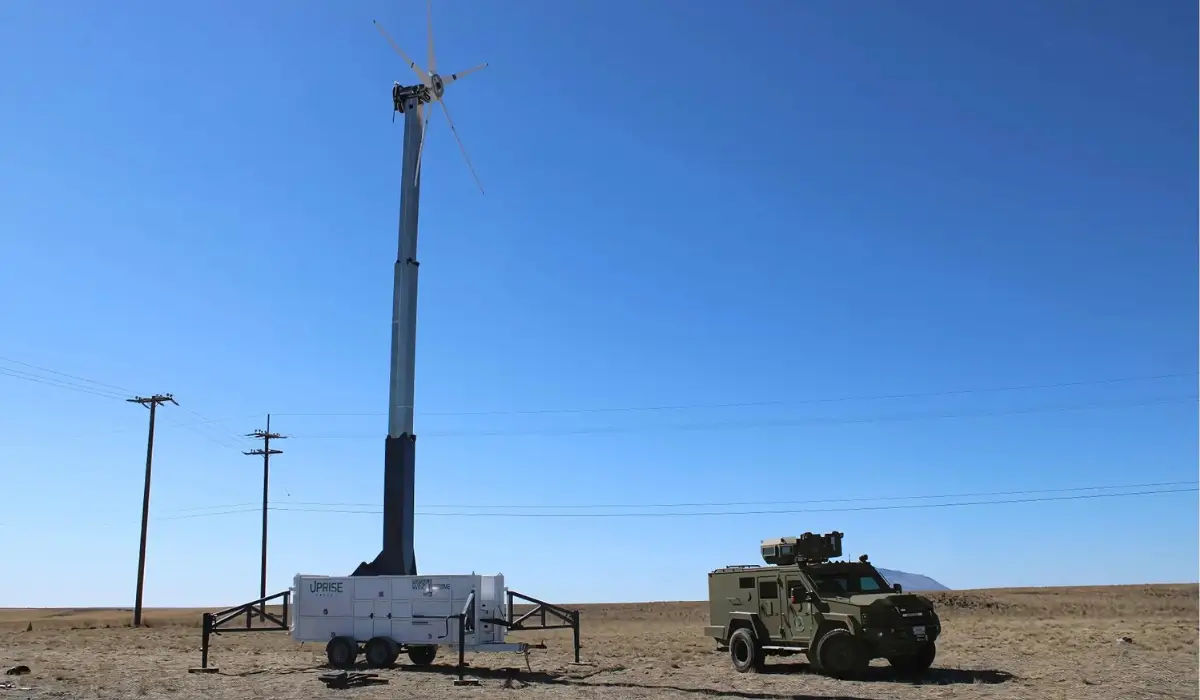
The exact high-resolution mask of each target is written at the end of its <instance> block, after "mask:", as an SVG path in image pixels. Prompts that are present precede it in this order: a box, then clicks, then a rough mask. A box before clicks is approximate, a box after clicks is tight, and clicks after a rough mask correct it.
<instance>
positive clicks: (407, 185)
mask: <svg viewBox="0 0 1200 700" xmlns="http://www.w3.org/2000/svg"><path fill="white" fill-rule="evenodd" d="M426 11H427V24H428V41H429V68H428V70H426V69H423V68H421V67H420V66H418V65H417V63H416V61H413V60H412V58H410V57H409V56H408V55H407V54H406V53H404V50H403V49H401V48H400V46H399V45H397V44H396V42H395V41H393V40H392V38H391V37H390V36H388V33H387V32H386V31H385V30H384V29H383V27H382V26H381V25H380V24H379V22H378V21H376V22H375V28H376V29H378V30H379V33H380V34H382V35H383V38H384V39H387V41H388V43H389V44H391V45H392V48H393V49H395V51H396V53H398V54H400V57H401V58H403V59H404V60H405V62H407V63H408V65H409V67H410V68H412V70H413V72H414V73H416V75H417V78H418V79H419V80H420V82H419V83H418V84H416V85H409V86H404V85H401V84H400V83H399V82H396V83H394V84H393V86H392V109H393V112H392V119H393V120H395V118H396V112H400V113H402V114H404V155H403V165H402V166H401V175H400V177H401V183H400V236H399V237H400V243H399V247H398V251H397V254H396V263H395V268H394V273H393V274H394V284H393V288H392V349H391V372H390V379H389V390H388V434H387V440H386V441H385V443H384V457H383V462H384V467H383V549H382V550H380V552H379V554H378V555H377V556H376V557H375V559H374V560H373V561H371V562H370V563H368V562H365V561H364V562H363V563H361V564H359V566H358V568H357V569H355V571H354V573H353V574H352V575H353V576H380V575H384V576H414V575H416V573H417V560H416V553H415V551H414V549H413V519H414V518H413V514H414V511H415V509H416V500H415V498H414V493H413V486H414V483H415V481H416V478H415V477H416V442H417V436H416V434H415V433H414V432H413V396H414V393H415V392H414V381H413V379H414V374H415V373H414V370H415V367H416V338H417V268H418V263H417V212H418V209H419V205H420V202H419V200H420V192H421V186H420V172H421V157H422V155H423V153H424V150H425V136H426V135H427V133H428V131H429V118H430V116H431V114H432V112H433V103H435V102H436V103H438V104H440V105H441V107H442V112H443V113H444V114H445V115H446V121H447V122H448V123H449V124H450V131H451V132H452V133H453V134H454V140H455V141H458V147H459V148H460V149H461V150H462V154H463V158H464V159H465V160H466V161H467V167H468V168H470V170H471V175H472V177H474V178H475V184H476V185H479V191H480V192H482V191H483V185H482V184H480V182H479V177H478V176H477V175H475V167H474V166H473V165H472V164H471V158H470V156H468V155H467V149H466V147H465V146H463V143H462V139H460V138H459V137H458V130H457V129H455V128H454V120H453V119H451V118H450V110H449V109H447V108H446V99H445V94H446V87H447V86H449V85H451V84H453V83H455V82H457V81H458V80H460V79H462V78H463V77H464V76H467V75H470V74H471V73H474V72H475V71H478V70H481V69H483V68H485V67H487V64H486V63H483V64H480V65H478V66H475V67H474V68H470V69H468V70H465V71H462V72H461V73H451V74H450V75H445V76H444V75H440V74H439V73H438V72H437V57H436V55H435V54H434V51H433V2H432V0H427V9H426Z"/></svg>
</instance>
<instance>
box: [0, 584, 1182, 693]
mask: <svg viewBox="0 0 1200 700" xmlns="http://www.w3.org/2000/svg"><path fill="white" fill-rule="evenodd" d="M929 595H930V597H931V598H933V599H934V600H935V602H936V604H937V605H938V606H939V609H940V611H941V615H942V619H943V623H944V626H945V632H944V635H943V637H942V638H941V640H939V653H938V658H937V660H936V661H935V662H934V668H933V670H932V671H930V673H929V674H928V675H927V677H926V678H924V679H923V680H922V681H921V682H912V681H904V680H901V679H899V678H897V677H895V676H894V675H893V674H892V673H891V672H890V670H889V669H888V667H887V665H886V662H881V661H876V662H875V665H874V666H877V667H874V666H873V668H872V669H871V673H870V674H869V676H868V677H867V678H865V679H863V680H855V681H838V680H833V679H829V678H825V677H823V676H818V675H815V674H813V673H810V672H809V671H808V668H807V666H806V664H804V663H802V662H799V661H794V660H792V659H795V658H800V657H790V658H780V659H772V660H771V661H770V662H769V663H768V667H767V669H766V671H765V672H763V673H759V674H739V673H736V672H734V670H733V669H732V667H731V666H730V663H729V658H728V656H727V655H726V654H725V653H720V652H717V651H716V650H715V649H716V645H715V643H714V642H713V641H712V640H711V639H707V638H705V637H703V636H702V635H701V628H702V627H703V625H704V624H706V617H707V616H706V609H705V605H704V604H702V603H690V602H683V603H645V604H612V605H584V606H579V609H580V610H581V620H582V639H583V647H584V648H583V651H582V661H583V663H582V664H581V665H574V664H572V663H571V661H572V659H571V637H570V632H569V631H567V632H565V633H564V632H559V631H548V632H543V633H540V634H539V633H532V632H523V633H520V634H519V635H518V634H514V635H513V637H517V638H519V639H523V640H525V641H528V642H531V643H538V642H540V641H544V642H545V644H546V645H547V647H548V648H547V649H544V650H543V649H537V650H534V651H532V652H531V653H530V655H529V658H528V663H529V667H530V668H531V669H532V671H529V670H526V659H525V658H523V657H522V656H521V655H518V654H504V655H497V654H479V655H473V654H468V655H467V660H468V662H469V663H470V664H471V666H470V668H469V669H468V676H469V677H473V678H475V679H478V680H479V682H480V685H479V686H477V687H471V686H455V685H454V684H453V680H454V678H455V675H454V673H455V671H454V665H453V664H454V661H453V659H451V658H447V655H442V654H439V657H438V659H437V660H436V661H435V663H434V665H433V666H432V667H426V668H425V669H423V670H417V669H415V668H413V667H412V666H408V665H407V664H406V661H407V657H401V660H400V662H398V664H397V665H396V666H395V667H394V668H390V669H384V670H381V671H379V674H380V678H382V679H385V680H386V681H388V682H387V683H386V684H383V685H375V686H366V687H358V688H350V689H343V690H334V689H329V688H326V687H325V685H324V684H323V683H321V682H319V681H318V680H317V678H316V676H317V675H319V674H321V673H327V672H329V669H327V668H325V667H324V663H325V658H324V649H323V646H322V645H319V644H314V643H309V644H304V645H300V644H297V643H294V642H292V641H291V640H290V639H289V638H288V636H287V633H286V632H270V633H252V634H226V635H223V636H221V637H218V638H216V639H215V640H214V642H213V648H212V656H211V659H210V664H211V665H213V666H216V667H218V668H219V672H218V673H214V674H190V673H188V671H187V670H188V668H190V667H195V666H198V665H199V663H200V651H199V647H200V629H199V620H200V611H195V610H187V611H184V610H152V611H147V614H146V618H145V619H146V621H147V622H148V624H149V627H148V628H142V629H132V628H130V627H129V623H130V617H131V616H130V613H129V612H128V611H120V610H116V611H114V610H104V609H70V610H57V609H55V610H12V609H0V669H7V668H9V667H10V666H13V665H17V664H23V665H26V666H28V667H29V668H30V669H31V672H30V673H29V674H26V675H19V676H0V700H7V699H8V698H33V699H35V700H43V699H45V698H67V699H73V698H160V697H161V698H181V699H184V698H197V699H199V698H203V699H204V700H235V699H237V700H241V699H243V698H289V699H290V698H333V697H342V698H402V697H413V698H430V697H438V698H471V697H475V698H478V697H482V696H483V694H484V693H495V692H501V693H504V694H506V695H509V696H511V697H523V698H528V699H530V700H536V699H538V698H553V699H556V700H558V699H561V700H566V699H568V698H649V697H654V698H698V697H704V696H719V697H720V696H727V697H734V698H763V699H774V698H781V699H782V698H794V699H797V700H808V699H810V698H814V699H815V698H840V699H842V700H856V699H866V698H900V699H905V698H1048V699H1049V698H1097V699H1099V698H1105V699H1115V698H1120V699H1122V700H1127V699H1133V698H1155V699H1156V700H1157V699H1161V698H1196V697H1197V695H1198V694H1200V680H1198V672H1197V670H1198V664H1200V654H1198V649H1197V636H1198V634H1200V626H1198V622H1200V620H1198V614H1200V610H1198V607H1197V595H1198V591H1197V586H1196V585H1194V584H1193V585H1177V586H1166V585H1163V586H1128V587H1096V588H1050V589H1008V590H991V591H959V592H944V593H934V594H929ZM30 626H32V630H31V631H30V630H29V627H30ZM1127 640H1128V641H1127ZM505 667H510V668H517V669H519V672H517V673H515V674H513V673H511V672H507V671H504V670H503V669H504V668H505Z"/></svg>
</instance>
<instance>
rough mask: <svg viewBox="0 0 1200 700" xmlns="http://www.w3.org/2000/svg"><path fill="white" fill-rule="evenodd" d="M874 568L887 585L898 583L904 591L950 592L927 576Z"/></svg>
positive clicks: (947, 587)
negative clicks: (881, 575) (885, 580)
mask: <svg viewBox="0 0 1200 700" xmlns="http://www.w3.org/2000/svg"><path fill="white" fill-rule="evenodd" d="M875 568H877V569H879V573H881V574H883V577H884V578H886V579H887V580H888V583H898V584H900V587H901V588H903V589H904V590H905V591H948V590H950V587H949V586H943V585H942V584H940V583H938V582H937V581H934V580H933V579H931V578H929V577H928V576H922V575H921V574H910V573H906V572H904V571H895V570H893V569H884V568H880V567H875Z"/></svg>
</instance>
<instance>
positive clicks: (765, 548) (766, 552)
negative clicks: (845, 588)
mask: <svg viewBox="0 0 1200 700" xmlns="http://www.w3.org/2000/svg"><path fill="white" fill-rule="evenodd" d="M840 556H842V533H840V532H838V531H836V530H835V531H833V532H830V533H827V534H824V535H814V534H813V533H811V532H806V533H804V534H803V535H800V536H799V537H774V538H771V539H767V540H763V541H762V558H763V561H765V562H767V563H768V564H772V565H775V566H788V565H790V564H796V563H800V562H823V561H829V560H830V559H835V558H837V557H840Z"/></svg>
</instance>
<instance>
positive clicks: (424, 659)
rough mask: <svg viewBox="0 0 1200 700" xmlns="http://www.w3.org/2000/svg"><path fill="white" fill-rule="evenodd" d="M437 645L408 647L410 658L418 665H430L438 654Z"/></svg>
mask: <svg viewBox="0 0 1200 700" xmlns="http://www.w3.org/2000/svg"><path fill="white" fill-rule="evenodd" d="M437 649H438V648H437V647H436V646H419V647H409V648H408V660H409V661H411V662H413V663H414V664H416V665H417V666H428V665H429V664H431V663H433V659H434V657H436V656H437Z"/></svg>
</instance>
